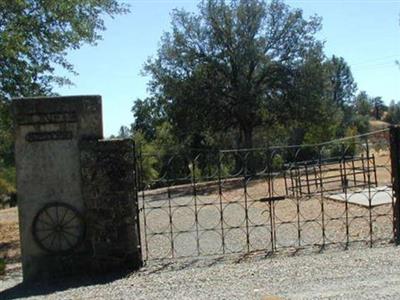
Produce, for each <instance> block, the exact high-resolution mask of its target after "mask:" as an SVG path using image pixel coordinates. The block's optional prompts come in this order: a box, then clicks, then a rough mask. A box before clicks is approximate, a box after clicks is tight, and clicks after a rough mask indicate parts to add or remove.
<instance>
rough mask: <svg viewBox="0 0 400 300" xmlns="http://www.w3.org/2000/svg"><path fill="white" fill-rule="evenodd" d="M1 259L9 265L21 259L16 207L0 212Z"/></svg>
mask: <svg viewBox="0 0 400 300" xmlns="http://www.w3.org/2000/svg"><path fill="white" fill-rule="evenodd" d="M0 257H2V258H5V260H6V262H7V264H10V263H16V262H19V261H20V258H21V252H20V245H19V229H18V211H17V208H16V207H13V208H7V209H3V210H0Z"/></svg>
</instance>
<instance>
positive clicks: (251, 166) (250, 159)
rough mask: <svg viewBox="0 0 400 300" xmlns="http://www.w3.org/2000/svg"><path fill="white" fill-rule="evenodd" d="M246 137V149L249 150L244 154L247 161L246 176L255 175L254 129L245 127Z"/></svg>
mask: <svg viewBox="0 0 400 300" xmlns="http://www.w3.org/2000/svg"><path fill="white" fill-rule="evenodd" d="M243 136H244V148H246V149H248V150H247V151H246V153H243V158H244V159H245V165H246V174H247V175H249V174H253V173H254V170H255V169H256V168H255V161H254V153H252V150H251V149H252V148H253V127H250V126H249V127H247V126H246V127H243Z"/></svg>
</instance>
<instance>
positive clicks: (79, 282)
mask: <svg viewBox="0 0 400 300" xmlns="http://www.w3.org/2000/svg"><path fill="white" fill-rule="evenodd" d="M131 273H132V272H127V271H125V272H118V273H113V274H108V275H102V276H96V277H95V276H93V277H89V276H84V277H83V276H81V277H73V278H68V279H62V280H61V279H60V280H52V281H47V282H38V283H20V284H18V285H16V286H13V287H11V288H9V289H7V290H4V291H2V292H0V299H2V300H8V299H16V298H25V297H35V296H46V295H49V294H52V293H56V292H62V291H65V290H68V289H72V288H78V287H85V286H89V285H98V284H106V283H110V282H112V281H115V280H118V279H122V278H124V277H127V276H129V274H131Z"/></svg>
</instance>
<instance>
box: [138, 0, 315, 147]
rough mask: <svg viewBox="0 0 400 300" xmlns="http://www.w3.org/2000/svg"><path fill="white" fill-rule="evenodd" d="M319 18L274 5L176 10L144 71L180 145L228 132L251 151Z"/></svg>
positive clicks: (211, 4)
mask: <svg viewBox="0 0 400 300" xmlns="http://www.w3.org/2000/svg"><path fill="white" fill-rule="evenodd" d="M319 28H320V19H319V18H318V17H316V16H313V17H311V18H309V19H305V18H304V17H303V14H302V11H301V10H298V9H291V8H290V7H289V6H287V5H286V4H284V3H283V2H281V1H272V2H270V3H269V4H267V3H266V2H264V1H257V0H253V1H232V2H230V3H227V2H225V1H222V0H208V1H203V2H201V4H200V5H199V13H198V14H195V13H188V12H186V11H184V10H175V11H174V12H173V13H172V32H170V33H166V34H165V35H164V36H163V38H162V42H161V47H160V49H159V51H158V54H157V57H156V58H154V59H152V60H149V61H148V62H147V64H146V66H145V71H146V72H147V74H149V75H150V76H151V78H152V80H151V82H150V90H151V92H152V93H153V95H154V98H155V99H157V101H159V103H161V104H162V105H163V107H164V108H165V111H166V114H167V115H168V117H169V120H170V121H171V123H172V125H173V126H174V128H177V129H179V130H178V131H177V132H178V135H180V136H179V137H180V139H181V140H184V139H185V138H188V137H189V138H190V139H191V141H192V142H193V141H196V140H198V141H202V140H204V137H203V136H200V137H199V136H196V135H199V134H200V133H202V132H207V131H208V130H211V131H214V132H216V131H223V130H226V129H227V128H235V129H237V131H238V136H240V137H241V138H240V141H239V142H240V146H245V147H251V146H252V139H253V131H254V128H255V127H257V126H260V125H271V124H273V123H275V122H276V121H277V116H276V114H275V113H273V111H274V110H276V109H278V108H279V107H281V104H282V101H283V100H285V98H286V101H289V99H288V98H287V97H288V89H289V88H290V86H291V85H293V84H295V83H294V82H293V81H294V80H295V79H296V76H295V72H296V70H297V68H299V67H300V68H301V66H303V65H304V63H305V60H306V57H307V56H308V55H309V53H310V52H311V51H314V49H318V48H321V43H320V42H318V41H317V40H316V39H315V36H314V35H315V33H316V32H317V31H318V30H319Z"/></svg>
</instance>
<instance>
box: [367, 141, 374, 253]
mask: <svg viewBox="0 0 400 300" xmlns="http://www.w3.org/2000/svg"><path fill="white" fill-rule="evenodd" d="M365 146H366V150H367V178H368V211H369V242H370V244H369V245H370V247H372V242H373V241H372V239H373V236H372V235H373V227H372V198H371V169H370V156H369V155H370V154H369V142H368V137H367V138H366V139H365Z"/></svg>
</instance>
